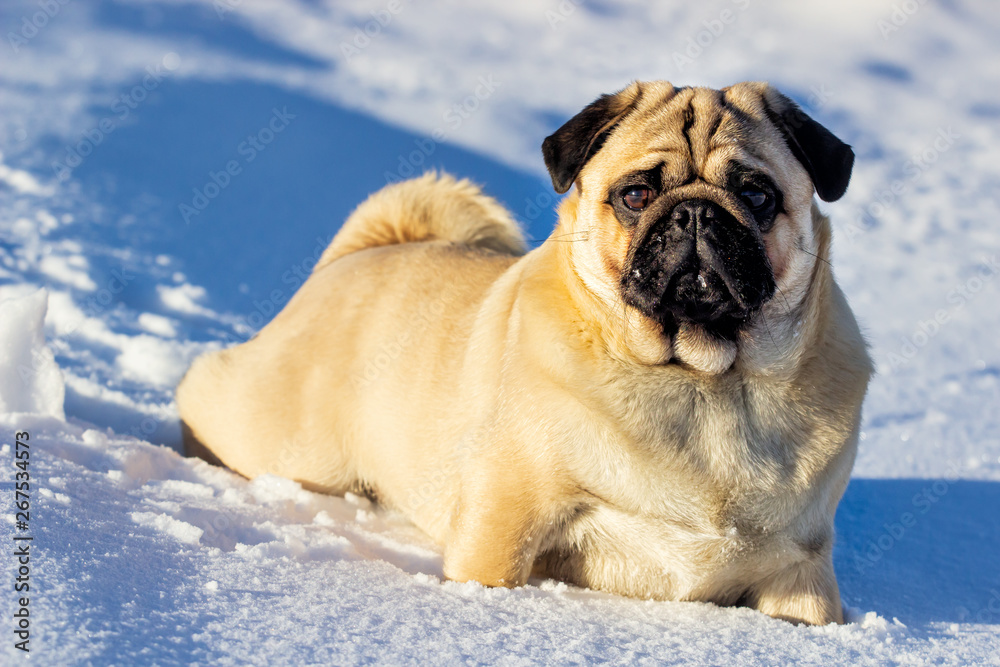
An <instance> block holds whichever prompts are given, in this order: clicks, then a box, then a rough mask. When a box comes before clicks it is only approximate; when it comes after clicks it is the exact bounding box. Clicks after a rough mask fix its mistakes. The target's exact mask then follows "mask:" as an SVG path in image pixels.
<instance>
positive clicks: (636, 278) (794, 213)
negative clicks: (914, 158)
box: [542, 82, 854, 373]
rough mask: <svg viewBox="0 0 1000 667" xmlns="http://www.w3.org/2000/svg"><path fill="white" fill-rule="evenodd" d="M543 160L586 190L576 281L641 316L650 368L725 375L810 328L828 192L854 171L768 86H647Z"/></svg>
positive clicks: (595, 113) (628, 93)
mask: <svg viewBox="0 0 1000 667" xmlns="http://www.w3.org/2000/svg"><path fill="white" fill-rule="evenodd" d="M542 152H543V154H544V157H545V164H546V166H547V167H548V170H549V174H550V175H551V177H552V184H553V186H554V187H555V189H556V191H557V192H560V193H563V192H566V191H567V190H569V189H570V187H571V186H572V185H573V184H574V183H575V184H576V186H577V192H576V193H575V194H574V195H573V196H572V197H571V198H570V201H569V206H567V207H566V208H564V210H563V211H562V214H563V215H561V224H562V225H563V226H564V229H563V230H562V232H564V233H573V234H574V237H573V238H574V239H575V240H577V241H578V242H576V243H573V244H571V245H572V249H571V252H572V261H573V264H574V269H575V271H576V273H577V274H578V275H579V276H580V278H581V279H582V280H583V282H584V283H585V284H586V286H587V287H588V288H589V289H590V291H591V292H593V293H594V294H596V295H597V296H598V297H599V298H601V299H602V300H604V301H605V302H606V304H607V305H609V306H610V307H611V309H612V310H613V309H614V308H615V307H618V308H619V310H620V311H622V312H625V313H626V317H627V318H629V319H630V323H629V324H630V325H631V326H633V328H634V329H635V331H633V332H632V333H631V334H630V335H631V336H632V337H633V338H636V336H638V337H639V338H642V339H643V340H642V341H641V342H639V343H637V344H636V345H635V347H639V348H642V349H641V352H640V353H639V356H640V357H643V358H644V359H645V360H646V361H648V362H651V363H663V362H666V361H670V360H675V361H679V362H682V363H686V364H688V365H690V366H692V367H693V368H695V369H696V370H700V371H704V372H713V373H717V372H721V371H723V370H725V369H727V368H728V367H729V366H731V365H732V363H733V361H734V359H735V357H736V354H737V351H738V348H739V346H740V345H741V344H744V343H745V342H747V341H748V340H750V339H752V338H753V337H754V336H756V335H758V334H759V333H761V332H763V331H765V330H772V329H774V328H781V327H783V326H784V328H787V326H785V325H790V321H791V320H794V319H795V318H796V317H798V315H797V314H796V312H795V311H796V308H797V307H798V305H799V304H801V302H802V300H803V298H804V295H805V293H806V292H807V290H808V287H809V280H810V276H811V275H812V268H813V266H814V264H815V262H816V261H817V259H818V258H817V251H818V250H819V248H818V246H817V239H816V229H815V226H814V222H813V215H812V200H813V192H815V193H816V194H818V195H819V197H820V198H821V199H823V200H824V201H834V200H836V199H839V198H840V197H841V196H842V195H843V194H844V191H845V190H846V189H847V184H848V181H849V180H850V175H851V167H852V165H853V163H854V153H853V152H852V151H851V149H850V147H849V146H847V145H846V144H844V143H843V142H842V141H840V140H839V139H837V138H836V137H835V136H833V134H831V133H830V132H829V131H828V130H827V129H826V128H824V127H823V126H821V125H820V124H819V123H817V122H816V121H814V120H813V119H812V118H810V117H809V116H807V115H806V114H805V113H803V112H802V111H801V110H800V109H799V108H798V107H797V106H796V105H795V104H794V103H793V102H792V101H791V100H789V99H788V98H787V97H785V96H784V95H782V94H781V93H779V92H778V91H777V90H775V89H774V88H771V87H770V86H769V85H768V84H766V83H740V84H736V85H734V86H730V87H728V88H724V89H722V90H712V89H707V88H675V87H674V86H672V85H671V84H669V83H667V82H651V83H639V82H636V83H633V84H632V85H630V86H629V87H627V88H625V89H624V90H622V91H620V92H618V93H615V94H613V95H603V96H601V97H600V98H598V99H597V100H596V101H594V102H593V103H592V104H590V105H589V106H587V107H586V108H585V109H583V111H581V112H580V113H578V114H577V115H576V116H574V117H573V118H572V119H570V120H569V121H568V122H567V123H566V124H565V125H563V126H562V127H561V128H559V130H557V131H556V132H555V133H554V134H553V135H551V136H550V137H548V138H547V139H546V140H545V142H544V143H543V144H542ZM565 227H569V229H565ZM619 304H623V305H624V308H622V306H620V305H619ZM636 331H638V334H637V333H636ZM766 335H769V336H770V337H771V338H772V342H773V338H774V334H773V331H771V332H770V333H768V334H766Z"/></svg>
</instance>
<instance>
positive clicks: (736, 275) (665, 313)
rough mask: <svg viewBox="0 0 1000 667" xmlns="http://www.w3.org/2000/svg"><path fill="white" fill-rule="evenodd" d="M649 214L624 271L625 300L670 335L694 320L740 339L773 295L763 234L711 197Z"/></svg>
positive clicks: (725, 335) (684, 202)
mask: <svg viewBox="0 0 1000 667" xmlns="http://www.w3.org/2000/svg"><path fill="white" fill-rule="evenodd" d="M649 214H650V215H644V216H643V218H645V220H643V221H641V222H640V230H637V231H638V233H637V234H636V237H635V238H636V239H637V242H636V243H634V244H633V247H632V248H631V249H630V252H629V257H628V259H627V260H626V262H627V263H626V267H625V270H624V271H623V272H622V283H621V291H622V296H623V298H624V299H625V301H626V302H627V303H628V304H629V305H631V306H633V307H635V308H638V309H639V310H640V311H642V312H643V313H644V314H646V315H647V316H649V317H651V318H653V319H654V320H656V321H658V322H660V324H661V325H662V326H663V329H664V333H665V334H666V335H671V334H673V333H674V332H676V331H677V326H678V324H679V323H681V322H693V323H696V324H700V325H702V326H704V327H705V329H706V330H707V331H709V332H711V333H713V334H715V335H717V336H720V337H723V338H727V339H732V338H734V337H735V336H736V334H737V333H738V332H739V330H740V328H741V327H742V326H743V325H744V324H746V322H747V321H748V320H749V319H750V318H751V317H752V316H753V314H754V313H755V312H756V311H757V310H758V309H759V308H760V307H761V306H762V305H763V304H764V303H765V302H766V301H767V300H768V299H769V298H771V296H772V295H773V294H774V290H775V283H774V276H773V274H772V271H771V266H770V263H769V261H768V258H767V253H766V252H765V250H764V246H763V244H762V243H761V241H760V238H759V235H758V234H757V233H756V231H755V230H753V229H751V228H750V227H749V226H747V225H744V224H742V223H741V222H740V221H739V220H738V219H737V218H736V216H734V215H733V214H732V213H730V212H729V211H728V210H727V209H726V208H725V207H723V206H721V205H720V204H718V203H716V202H713V201H710V200H707V199H685V200H682V201H680V202H678V203H676V204H673V205H670V206H668V207H666V208H665V210H660V211H650V212H649ZM643 224H645V226H646V229H645V230H644V231H643V230H641V226H642V225H643Z"/></svg>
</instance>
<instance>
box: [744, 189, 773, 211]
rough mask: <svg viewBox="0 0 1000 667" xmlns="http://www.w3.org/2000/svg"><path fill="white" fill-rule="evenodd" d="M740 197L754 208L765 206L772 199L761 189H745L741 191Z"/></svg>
mask: <svg viewBox="0 0 1000 667" xmlns="http://www.w3.org/2000/svg"><path fill="white" fill-rule="evenodd" d="M740 197H742V198H743V201H745V202H746V203H747V206H749V207H750V208H752V209H760V208H764V207H765V206H767V203H768V202H769V201H770V199H771V198H770V197H769V196H768V195H767V193H766V192H761V191H760V190H744V191H743V192H741V193H740Z"/></svg>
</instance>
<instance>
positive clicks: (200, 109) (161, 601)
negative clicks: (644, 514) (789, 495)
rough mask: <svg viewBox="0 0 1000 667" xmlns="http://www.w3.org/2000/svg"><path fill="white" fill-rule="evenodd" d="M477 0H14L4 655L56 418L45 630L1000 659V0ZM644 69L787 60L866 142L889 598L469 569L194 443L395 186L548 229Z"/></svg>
mask: <svg viewBox="0 0 1000 667" xmlns="http://www.w3.org/2000/svg"><path fill="white" fill-rule="evenodd" d="M472 5H473V3H467V5H460V4H459V3H455V2H447V1H444V0H441V1H439V2H421V3H415V2H410V1H409V0H391V1H389V0H387V1H385V2H381V1H379V2H370V3H361V2H341V1H338V2H336V3H334V2H333V1H332V0H330V1H328V2H314V1H306V0H298V1H293V0H281V1H278V0H273V1H271V2H265V1H263V0H201V1H197V0H188V1H184V0H174V1H159V2H149V1H143V2H140V1H138V0H136V1H134V2H97V1H94V2H86V1H85V0H48V1H47V2H46V1H43V0H30V1H26V2H22V1H20V0H17V1H15V0H5V1H4V2H3V4H2V6H0V28H2V31H0V33H2V36H3V43H2V44H0V344H2V347H0V414H2V415H4V416H0V443H3V445H2V449H0V470H2V473H0V493H2V494H3V501H2V502H3V504H4V507H5V508H6V509H5V510H4V513H3V518H2V519H0V525H2V526H3V530H2V537H0V539H2V541H3V543H2V548H0V552H2V553H3V554H5V555H4V556H3V557H2V558H3V562H4V566H3V574H2V575H0V576H2V577H3V579H2V581H0V589H2V590H4V591H6V592H4V593H2V594H0V618H2V619H6V620H0V637H4V639H3V641H2V644H0V657H2V660H3V661H4V662H9V661H11V660H13V659H15V658H17V659H22V658H23V656H22V655H21V652H20V651H18V650H16V649H15V648H14V641H15V638H14V635H13V633H12V632H11V631H12V630H13V629H14V620H13V618H12V615H13V614H14V613H15V611H16V610H17V608H18V607H19V605H18V604H17V595H15V593H13V592H12V590H11V587H12V585H13V583H14V579H15V577H16V575H17V573H16V571H15V563H14V559H13V558H12V557H10V556H9V555H7V554H9V553H10V552H11V551H12V547H11V545H12V544H13V542H12V536H13V535H14V534H21V535H24V534H28V533H24V532H19V531H17V529H16V526H15V523H14V521H15V519H14V507H13V503H14V500H15V499H14V482H13V480H14V473H15V472H17V470H16V469H15V468H14V462H15V458H14V457H15V449H16V443H15V438H14V434H15V432H16V431H28V432H29V433H30V434H31V440H30V444H31V450H30V451H31V459H30V461H31V463H30V474H31V478H32V485H33V486H32V497H31V519H30V530H29V531H28V532H29V533H30V534H31V535H33V536H34V538H35V539H34V541H33V542H32V546H31V549H32V551H31V554H32V559H31V563H30V568H31V572H30V577H31V579H30V584H31V596H30V603H29V609H30V629H31V635H30V637H31V639H30V647H31V649H32V650H31V654H30V656H31V658H30V659H32V660H34V661H36V662H37V661H40V662H39V664H68V663H84V664H86V663H93V664H112V663H114V664H134V663H143V664H170V663H174V662H178V663H186V662H212V663H223V664H281V663H295V664H301V663H319V664H331V663H361V662H381V663H384V662H391V663H406V662H409V663H421V664H426V663H428V662H432V661H439V662H445V663H458V662H500V663H503V664H529V663H543V662H545V663H581V662H598V661H610V662H614V663H620V664H625V663H629V664H630V663H648V664H668V663H678V664H791V663H792V662H798V663H803V664H820V665H833V664H844V665H854V664H973V663H989V664H1000V657H998V655H1000V650H998V647H1000V568H998V565H1000V336H998V335H997V331H998V330H1000V307H998V304H1000V299H998V296H1000V280H998V279H997V278H998V275H1000V210H998V209H1000V201H998V193H1000V136H998V135H1000V130H998V119H1000V93H998V92H997V91H998V90H1000V46H998V44H1000V8H998V7H994V6H993V5H991V4H989V3H976V2H971V1H968V2H964V1H960V0H952V1H950V2H946V1H944V0H941V1H934V0H927V1H923V0H839V1H837V2H833V1H824V2H819V1H817V2H798V1H793V0H787V1H774V2H764V0H718V1H715V2H701V3H681V2H679V1H678V2H670V3H666V2H665V3H640V2H634V3H624V2H615V3H611V2H591V1H583V2H572V1H571V0H563V1H562V2H561V3H560V2H556V1H555V0H552V1H549V2H529V1H528V0H522V1H518V0H503V1H495V2H482V3H475V7H476V8H475V9H469V8H467V7H468V6H472ZM365 31H367V33H368V34H367V35H366V34H365ZM633 78H645V79H650V78H665V79H670V80H672V81H674V82H675V83H683V84H705V85H712V86H721V85H726V84H729V83H732V82H735V81H739V80H744V79H767V80H770V81H771V82H772V83H774V84H776V85H777V86H779V87H780V88H781V89H783V90H784V91H785V92H787V93H789V94H790V95H792V96H793V97H794V98H796V99H797V100H798V101H799V102H800V103H801V104H802V105H803V106H804V107H805V108H806V109H807V110H808V111H809V112H810V113H811V114H813V115H814V116H815V117H817V118H818V119H820V120H821V121H822V122H823V123H825V124H826V125H827V126H829V127H830V128H831V129H833V130H834V131H835V132H836V133H837V134H838V135H839V136H841V137H842V138H844V139H845V140H846V141H848V142H849V143H851V144H852V145H853V146H854V148H855V151H856V153H857V155H858V160H857V166H856V169H855V175H854V180H853V182H852V185H851V189H850V190H849V192H848V195H847V197H845V199H843V200H842V201H840V202H837V203H836V204H832V205H828V206H827V207H826V208H827V210H828V211H829V212H830V214H831V216H832V218H833V220H834V226H835V231H836V240H835V260H834V265H835V267H836V272H837V275H838V278H839V280H840V281H841V284H842V285H843V287H844V288H845V291H846V292H847V294H848V296H849V298H850V300H851V303H852V305H853V306H854V308H855V310H856V312H857V313H858V315H859V318H860V319H861V321H862V323H863V325H864V327H865V330H866V332H867V335H868V337H869V340H870V342H871V345H872V351H873V355H874V357H875V359H876V361H877V362H878V365H879V371H880V373H879V376H878V377H877V378H876V379H875V380H874V382H873V385H872V388H871V392H870V394H869V398H868V401H867V403H866V407H865V424H864V434H863V438H864V440H863V442H862V447H861V451H860V454H859V459H858V463H857V466H856V467H855V475H854V479H853V480H852V482H851V485H850V487H849V488H848V490H847V494H846V496H845V499H844V502H843V503H842V505H841V507H840V510H839V513H838V516H837V529H838V539H839V542H838V545H837V548H836V552H835V559H836V565H837V573H838V578H839V580H840V584H841V589H842V592H843V596H844V601H845V604H846V605H847V606H848V607H849V608H850V618H851V620H853V623H851V624H849V625H846V626H842V627H830V628H797V627H793V626H790V625H788V624H785V623H783V622H780V621H775V620H772V619H769V618H766V617H764V616H762V615H760V614H758V613H756V612H752V611H749V610H745V609H719V608H716V607H713V606H711V605H704V604H693V603H650V602H645V601H636V600H627V599H622V598H617V597H614V596H609V595H604V594H599V593H594V592H590V591H583V590H578V589H573V588H567V587H565V586H563V585H560V584H555V583H553V582H543V581H538V582H534V583H533V585H531V586H528V587H526V588H523V589H519V590H512V591H508V590H487V589H483V588H481V587H479V586H476V585H469V584H466V585H458V584H454V583H443V582H442V581H441V563H440V557H439V554H438V553H437V551H436V550H435V549H434V548H433V546H431V545H429V544H428V543H427V542H426V540H425V538H423V537H422V536H421V535H420V534H419V533H416V532H415V531H414V529H412V528H410V527H409V526H407V525H406V524H405V522H403V521H401V520H400V519H399V518H398V517H394V516H392V515H386V514H384V513H383V512H381V511H379V510H377V509H376V508H372V507H370V506H369V505H368V503H367V502H366V501H364V500H362V499H358V498H346V499H342V498H333V497H326V496H320V495H316V494H312V493H307V492H304V491H302V490H301V489H299V488H298V487H297V485H296V484H294V483H293V482H289V481H287V480H283V479H281V478H277V477H265V478H260V479H257V480H254V481H252V482H247V481H246V480H243V479H241V478H239V477H236V476H234V475H232V474H231V473H228V472H226V471H224V470H220V469H217V468H213V467H211V466H208V465H207V464H204V463H202V462H198V461H189V460H185V459H183V458H181V457H180V456H179V455H178V454H177V453H176V452H175V451H174V450H175V448H176V446H177V441H178V428H177V423H176V413H175V409H174V407H173V404H172V398H171V395H172V388H173V386H174V385H175V383H176V382H177V380H178V379H179V378H180V376H181V375H182V373H183V372H184V370H185V368H186V366H187V364H188V363H189V362H190V360H191V359H192V358H193V357H194V356H196V355H197V354H199V353H200V352H202V351H204V350H206V349H209V348H211V347H212V346H218V345H224V344H228V343H229V342H232V341H236V340H243V339H246V338H248V337H249V336H250V335H252V333H253V332H254V331H256V330H257V329H259V328H260V326H261V325H262V324H263V323H265V322H266V321H268V320H269V319H270V317H271V316H272V315H273V313H274V312H275V309H276V308H278V307H280V304H281V303H283V302H284V301H285V300H287V298H288V297H289V296H290V295H291V294H292V293H293V292H294V289H295V287H297V285H298V284H299V283H300V282H301V278H300V277H299V276H300V275H303V274H304V273H306V272H308V270H309V268H310V267H311V263H312V262H313V261H314V260H315V258H316V257H317V256H318V252H319V251H320V250H321V249H322V247H323V246H324V245H325V243H326V242H327V241H328V240H329V238H330V236H331V235H332V234H333V233H334V232H335V231H336V229H337V227H338V225H339V224H340V222H341V221H342V220H343V219H344V217H345V216H346V214H347V213H348V212H349V211H350V209H351V208H352V207H353V206H354V205H355V204H356V203H358V202H359V201H360V200H361V199H362V198H363V197H364V196H365V195H366V194H367V193H368V192H370V191H372V190H374V189H376V188H378V187H379V186H380V185H382V184H384V183H385V182H386V180H387V179H389V178H399V177H403V176H407V175H410V174H411V173H419V172H420V171H422V170H423V169H425V168H428V167H442V168H445V169H447V170H449V171H451V172H453V173H456V174H458V175H462V176H470V177H472V178H473V179H475V180H477V181H479V182H481V183H483V184H484V185H485V187H486V189H487V191H489V192H491V193H492V194H494V195H496V196H498V197H499V198H500V199H502V200H503V201H504V202H505V203H507V204H508V205H509V206H510V207H511V208H512V210H513V211H514V212H515V213H516V214H517V215H518V217H519V218H520V219H521V220H522V222H523V223H524V224H525V226H526V228H527V229H528V232H529V235H530V236H532V237H533V238H536V239H541V238H544V237H545V236H546V235H547V233H548V230H549V229H550V228H551V226H552V224H553V221H554V215H553V213H552V207H553V205H554V198H553V193H552V191H551V189H550V187H549V185H548V183H547V178H546V177H545V175H544V172H543V169H542V165H541V157H540V153H539V150H538V147H539V145H540V143H541V140H542V138H544V136H546V135H547V134H548V133H549V132H551V131H552V130H553V129H555V128H556V127H557V126H558V125H559V124H560V123H561V122H562V121H563V120H565V119H566V118H567V117H568V116H569V115H571V114H572V113H574V112H575V111H576V110H578V109H579V108H580V107H582V106H583V105H584V104H585V103H587V102H589V101H590V100H591V99H592V98H594V97H595V96H597V95H598V94H599V93H602V92H609V91H612V90H615V89H618V88H620V87H622V86H623V85H624V84H625V83H627V82H628V81H629V80H630V79H633ZM192 211H194V212H192ZM39 288H44V289H45V290H46V291H45V292H39V291H38V290H39ZM46 297H47V304H46ZM46 305H47V310H46ZM43 322H44V324H43Z"/></svg>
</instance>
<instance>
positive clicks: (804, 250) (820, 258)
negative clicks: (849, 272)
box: [799, 248, 833, 268]
mask: <svg viewBox="0 0 1000 667" xmlns="http://www.w3.org/2000/svg"><path fill="white" fill-rule="evenodd" d="M799 250H801V251H802V252H804V253H805V254H807V255H812V256H813V257H815V258H816V259H818V260H819V261H821V262H826V265H827V266H829V267H831V268H832V267H833V264H831V263H830V260H828V259H824V258H823V257H820V256H819V255H817V254H816V253H814V252H809V251H808V250H806V249H805V248H799Z"/></svg>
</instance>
